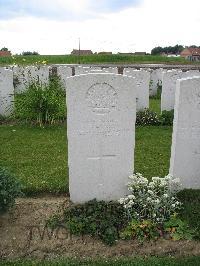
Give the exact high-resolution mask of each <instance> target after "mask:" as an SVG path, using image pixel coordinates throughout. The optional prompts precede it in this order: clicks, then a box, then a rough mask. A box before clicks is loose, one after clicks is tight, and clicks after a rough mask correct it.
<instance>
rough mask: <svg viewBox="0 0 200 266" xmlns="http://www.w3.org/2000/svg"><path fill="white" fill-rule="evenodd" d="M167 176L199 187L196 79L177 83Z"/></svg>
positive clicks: (199, 83) (198, 91) (199, 118)
mask: <svg viewBox="0 0 200 266" xmlns="http://www.w3.org/2000/svg"><path fill="white" fill-rule="evenodd" d="M170 174H171V175H173V176H174V177H178V178H180V180H181V183H182V185H183V187H184V188H200V77H192V78H186V79H181V80H178V81H177V89H176V102H175V117H174V128H173V137H172V149H171V161H170Z"/></svg>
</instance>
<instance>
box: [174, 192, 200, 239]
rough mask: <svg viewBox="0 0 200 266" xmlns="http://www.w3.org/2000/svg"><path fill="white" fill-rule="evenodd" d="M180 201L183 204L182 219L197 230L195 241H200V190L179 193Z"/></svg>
mask: <svg viewBox="0 0 200 266" xmlns="http://www.w3.org/2000/svg"><path fill="white" fill-rule="evenodd" d="M178 199H179V200H180V201H181V202H182V203H183V208H182V209H181V212H180V218H181V219H184V220H186V222H187V223H188V224H189V225H190V226H191V228H192V229H194V230H195V232H196V233H195V239H198V240H199V239H200V190H199V189H184V190H182V191H180V192H179V193H178Z"/></svg>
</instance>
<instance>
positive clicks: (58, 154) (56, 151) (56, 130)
mask: <svg viewBox="0 0 200 266" xmlns="http://www.w3.org/2000/svg"><path fill="white" fill-rule="evenodd" d="M66 131H67V129H66V126H64V125H61V126H53V127H46V128H40V127H33V126H22V125H13V126H11V125H1V126H0V136H1V138H0V147H1V148H0V149H1V151H0V152H1V158H0V165H2V166H5V167H7V168H8V169H10V170H11V171H12V172H14V174H15V175H16V176H17V177H18V178H19V179H20V180H21V181H22V183H23V185H24V190H25V192H26V193H36V192H54V193H55V192H65V191H68V169H67V133H66ZM171 133H172V129H171V127H153V126H149V127H138V128H137V129H136V148H135V171H137V172H140V173H142V174H144V175H145V176H147V177H151V176H155V175H156V176H157V175H159V176H164V175H165V174H167V173H168V168H169V158H170V146H171Z"/></svg>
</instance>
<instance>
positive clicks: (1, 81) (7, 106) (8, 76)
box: [0, 67, 14, 116]
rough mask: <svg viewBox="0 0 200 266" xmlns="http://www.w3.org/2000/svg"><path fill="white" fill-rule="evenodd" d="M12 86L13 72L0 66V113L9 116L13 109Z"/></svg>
mask: <svg viewBox="0 0 200 266" xmlns="http://www.w3.org/2000/svg"><path fill="white" fill-rule="evenodd" d="M13 101H14V86H13V72H12V70H10V69H6V68H3V67H1V68H0V115H3V116H9V115H10V114H11V113H12V110H13Z"/></svg>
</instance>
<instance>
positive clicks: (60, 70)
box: [57, 66, 72, 90]
mask: <svg viewBox="0 0 200 266" xmlns="http://www.w3.org/2000/svg"><path fill="white" fill-rule="evenodd" d="M57 75H58V76H59V77H60V80H61V82H62V85H63V87H64V88H65V90H66V88H67V78H69V77H71V76H72V68H71V67H68V66H58V67H57Z"/></svg>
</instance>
